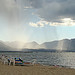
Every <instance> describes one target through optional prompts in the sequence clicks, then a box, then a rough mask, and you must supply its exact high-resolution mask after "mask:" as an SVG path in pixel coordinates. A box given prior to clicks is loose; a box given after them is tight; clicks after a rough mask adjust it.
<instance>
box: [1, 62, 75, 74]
mask: <svg viewBox="0 0 75 75" xmlns="http://www.w3.org/2000/svg"><path fill="white" fill-rule="evenodd" d="M0 75H75V69H69V68H64V67H54V66H42V65H34V66H8V65H4V64H2V63H0Z"/></svg>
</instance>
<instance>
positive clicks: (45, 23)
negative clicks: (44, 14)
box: [29, 21, 49, 27]
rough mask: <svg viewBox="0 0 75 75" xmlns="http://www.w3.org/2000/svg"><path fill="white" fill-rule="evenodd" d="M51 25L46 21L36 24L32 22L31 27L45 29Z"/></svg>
mask: <svg viewBox="0 0 75 75" xmlns="http://www.w3.org/2000/svg"><path fill="white" fill-rule="evenodd" d="M47 24H49V22H46V21H38V22H36V23H33V22H30V23H29V25H31V26H33V27H44V26H45V25H47Z"/></svg>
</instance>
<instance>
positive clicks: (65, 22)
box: [50, 18, 75, 26]
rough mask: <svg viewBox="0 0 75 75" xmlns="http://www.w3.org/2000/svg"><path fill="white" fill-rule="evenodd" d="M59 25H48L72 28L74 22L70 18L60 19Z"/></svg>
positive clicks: (55, 23)
mask: <svg viewBox="0 0 75 75" xmlns="http://www.w3.org/2000/svg"><path fill="white" fill-rule="evenodd" d="M61 21H62V22H61V23H59V22H51V23H50V25H51V26H74V25H75V21H74V20H72V19H71V18H64V19H61Z"/></svg>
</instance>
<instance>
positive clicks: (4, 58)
mask: <svg viewBox="0 0 75 75" xmlns="http://www.w3.org/2000/svg"><path fill="white" fill-rule="evenodd" d="M0 59H1V62H2V63H4V64H8V65H15V61H16V58H13V57H12V58H9V57H7V56H5V55H2V56H1V57H0ZM19 60H20V61H21V62H23V60H22V59H21V58H19Z"/></svg>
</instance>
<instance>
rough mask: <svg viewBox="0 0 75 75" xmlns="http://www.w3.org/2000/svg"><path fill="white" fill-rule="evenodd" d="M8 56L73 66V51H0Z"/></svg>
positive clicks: (74, 53)
mask: <svg viewBox="0 0 75 75" xmlns="http://www.w3.org/2000/svg"><path fill="white" fill-rule="evenodd" d="M2 54H4V55H6V56H8V57H21V58H22V59H23V60H25V61H33V59H36V63H40V64H43V65H62V66H67V67H70V68H75V52H32V53H24V52H0V55H2Z"/></svg>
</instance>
